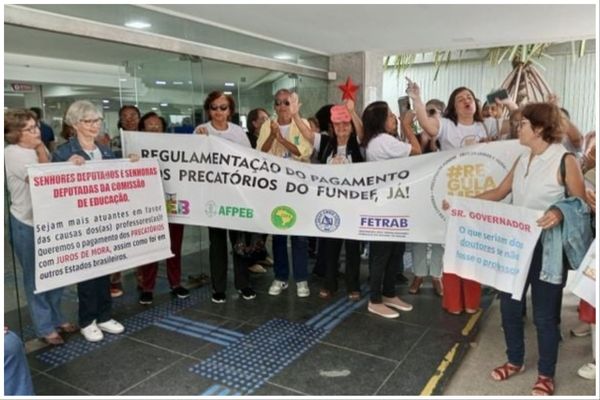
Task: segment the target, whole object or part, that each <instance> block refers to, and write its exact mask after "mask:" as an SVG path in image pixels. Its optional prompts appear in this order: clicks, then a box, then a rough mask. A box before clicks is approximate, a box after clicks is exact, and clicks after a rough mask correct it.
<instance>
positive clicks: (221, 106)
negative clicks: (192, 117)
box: [210, 104, 229, 111]
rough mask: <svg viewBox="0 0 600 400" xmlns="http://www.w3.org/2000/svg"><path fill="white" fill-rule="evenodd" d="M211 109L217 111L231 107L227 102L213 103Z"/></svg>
mask: <svg viewBox="0 0 600 400" xmlns="http://www.w3.org/2000/svg"><path fill="white" fill-rule="evenodd" d="M210 109H211V110H212V111H217V110H221V111H227V110H228V109H229V106H228V105H227V104H221V105H217V104H211V105H210Z"/></svg>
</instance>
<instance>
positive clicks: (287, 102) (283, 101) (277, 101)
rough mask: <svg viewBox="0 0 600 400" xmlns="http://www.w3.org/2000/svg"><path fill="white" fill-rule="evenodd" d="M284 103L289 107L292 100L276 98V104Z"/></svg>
mask: <svg viewBox="0 0 600 400" xmlns="http://www.w3.org/2000/svg"><path fill="white" fill-rule="evenodd" d="M282 104H283V105H286V106H288V107H289V106H290V101H289V100H275V106H280V105H282Z"/></svg>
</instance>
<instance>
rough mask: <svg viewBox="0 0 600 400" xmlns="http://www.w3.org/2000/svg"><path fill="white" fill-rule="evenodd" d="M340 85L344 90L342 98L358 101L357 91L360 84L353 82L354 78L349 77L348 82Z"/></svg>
mask: <svg viewBox="0 0 600 400" xmlns="http://www.w3.org/2000/svg"><path fill="white" fill-rule="evenodd" d="M338 87H339V88H340V90H341V91H342V100H353V101H356V91H357V90H358V88H359V87H360V86H359V85H355V84H354V82H352V78H350V77H348V78H347V79H346V83H345V84H343V85H338Z"/></svg>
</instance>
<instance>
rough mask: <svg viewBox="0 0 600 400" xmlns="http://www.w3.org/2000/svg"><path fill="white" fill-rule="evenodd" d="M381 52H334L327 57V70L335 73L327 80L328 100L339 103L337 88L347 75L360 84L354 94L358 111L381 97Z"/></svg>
mask: <svg viewBox="0 0 600 400" xmlns="http://www.w3.org/2000/svg"><path fill="white" fill-rule="evenodd" d="M383 57H384V54H383V52H378V51H366V52H357V53H344V54H335V55H332V56H330V57H329V70H330V71H332V72H335V73H336V74H337V77H336V80H334V81H330V82H329V90H328V100H329V102H330V103H340V102H341V100H342V91H341V90H340V89H339V88H338V85H341V84H343V83H345V82H346V79H347V78H348V77H351V78H352V81H353V82H354V83H355V84H357V85H360V87H359V89H358V91H357V96H356V108H357V110H358V111H359V114H360V112H361V111H362V110H363V109H364V108H365V107H366V106H367V105H368V104H369V103H371V102H373V101H375V100H381V99H382V94H383V91H382V86H383Z"/></svg>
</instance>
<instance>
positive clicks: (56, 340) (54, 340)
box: [42, 332, 65, 346]
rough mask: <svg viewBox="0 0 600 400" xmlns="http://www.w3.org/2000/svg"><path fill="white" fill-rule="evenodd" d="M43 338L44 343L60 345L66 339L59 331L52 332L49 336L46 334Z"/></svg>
mask: <svg viewBox="0 0 600 400" xmlns="http://www.w3.org/2000/svg"><path fill="white" fill-rule="evenodd" d="M42 340H43V341H44V343H46V344H49V345H52V346H60V345H61V344H65V341H64V340H63V338H62V337H61V336H60V335H59V334H58V333H57V332H52V333H51V334H49V335H48V336H44V337H43V338H42Z"/></svg>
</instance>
